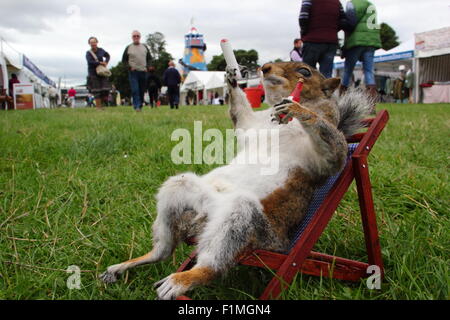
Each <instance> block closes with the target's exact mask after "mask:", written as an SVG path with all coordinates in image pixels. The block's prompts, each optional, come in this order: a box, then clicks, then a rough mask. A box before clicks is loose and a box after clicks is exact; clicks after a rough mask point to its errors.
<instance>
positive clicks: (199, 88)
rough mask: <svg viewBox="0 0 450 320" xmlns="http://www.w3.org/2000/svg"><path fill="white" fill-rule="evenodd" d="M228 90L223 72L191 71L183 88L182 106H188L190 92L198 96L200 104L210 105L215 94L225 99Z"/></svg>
mask: <svg viewBox="0 0 450 320" xmlns="http://www.w3.org/2000/svg"><path fill="white" fill-rule="evenodd" d="M226 88H227V86H226V83H225V72H223V71H191V72H189V74H188V76H187V77H186V79H185V80H184V83H183V85H182V86H181V95H180V104H182V105H186V97H187V94H188V91H189V90H192V91H193V92H194V93H195V94H196V96H197V102H198V104H203V105H208V104H210V101H209V100H210V99H209V98H210V96H211V95H212V96H214V94H215V93H218V94H219V95H220V96H222V97H225V94H226V90H227V89H226Z"/></svg>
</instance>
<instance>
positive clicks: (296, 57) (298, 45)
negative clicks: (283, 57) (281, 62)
mask: <svg viewBox="0 0 450 320" xmlns="http://www.w3.org/2000/svg"><path fill="white" fill-rule="evenodd" d="M302 46H303V42H302V40H301V39H295V40H294V49H292V50H291V53H290V54H289V56H290V57H291V61H298V62H302V61H303V58H302Z"/></svg>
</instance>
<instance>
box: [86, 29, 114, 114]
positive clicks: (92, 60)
mask: <svg viewBox="0 0 450 320" xmlns="http://www.w3.org/2000/svg"><path fill="white" fill-rule="evenodd" d="M88 43H89V45H90V46H91V49H90V50H88V51H87V52H86V61H87V64H88V78H87V88H88V90H89V92H90V93H91V94H93V95H94V98H95V108H96V109H97V110H102V109H103V103H106V104H107V103H108V95H109V91H110V90H111V82H110V81H109V79H108V77H107V76H105V75H102V74H98V72H97V68H98V66H104V67H107V66H108V63H109V60H110V59H111V57H110V55H109V53H108V52H106V51H105V50H104V49H103V48H99V47H98V39H97V38H96V37H90V38H89V40H88Z"/></svg>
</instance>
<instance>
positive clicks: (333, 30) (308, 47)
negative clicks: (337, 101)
mask: <svg viewBox="0 0 450 320" xmlns="http://www.w3.org/2000/svg"><path fill="white" fill-rule="evenodd" d="M299 24H300V30H301V35H302V41H303V62H305V63H307V64H309V65H310V66H312V67H314V68H316V65H317V63H319V65H320V69H319V70H320V72H321V73H322V74H323V75H324V76H325V77H326V78H331V76H332V72H333V60H334V56H335V55H336V50H337V48H338V43H339V42H338V36H337V33H338V32H339V31H340V30H342V29H344V30H348V29H349V25H348V22H347V17H346V15H345V12H344V9H343V8H342V5H341V2H340V1H339V0H303V1H302V7H301V11H300V17H299Z"/></svg>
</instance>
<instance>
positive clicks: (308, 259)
mask: <svg viewBox="0 0 450 320" xmlns="http://www.w3.org/2000/svg"><path fill="white" fill-rule="evenodd" d="M388 120H389V114H388V112H387V111H386V110H382V111H380V112H379V113H378V114H377V116H376V117H375V118H373V119H367V120H365V124H366V126H367V127H368V130H367V131H366V132H364V133H358V134H356V135H354V136H352V137H350V138H349V139H347V141H348V142H349V143H359V144H358V146H357V147H356V150H355V151H354V152H353V154H352V155H351V159H350V160H349V161H348V162H347V164H346V166H345V168H344V170H343V171H342V173H341V174H340V176H339V178H338V179H337V180H336V182H335V183H334V185H333V187H332V188H331V190H330V191H329V193H328V195H327V197H326V198H325V200H324V201H323V202H322V204H321V205H320V207H319V209H318V210H317V211H316V212H315V213H314V215H313V217H312V220H311V221H310V222H309V224H308V225H307V226H306V228H305V229H304V231H303V232H302V233H301V235H300V236H299V238H298V239H297V240H296V242H295V244H294V246H293V247H292V249H291V250H290V251H289V253H287V254H281V253H275V252H270V251H266V250H256V251H254V252H252V253H251V254H247V255H245V256H241V257H239V258H238V261H239V264H242V265H248V266H255V267H262V268H270V269H272V270H274V271H275V272H276V275H275V276H274V277H273V278H272V280H271V281H270V282H269V284H268V285H267V287H266V288H265V290H264V292H263V294H262V295H261V296H260V299H261V300H267V299H276V298H278V297H279V295H280V294H281V292H282V291H283V290H285V289H286V288H287V287H288V286H289V284H290V283H291V282H292V280H293V278H294V277H295V275H296V274H297V273H298V272H302V273H305V274H308V275H314V276H323V277H333V278H335V279H340V280H347V281H355V282H357V281H360V279H362V278H365V277H367V276H368V273H367V269H368V267H369V266H370V265H376V266H378V267H379V268H380V271H381V278H382V279H383V277H384V268H383V260H382V256H381V248H380V242H379V238H378V228H377V221H376V214H375V208H374V204H373V198H372V186H371V183H370V177H369V166H368V162H367V157H368V155H369V153H370V151H371V150H372V148H373V146H374V144H375V142H376V141H377V139H378V137H379V135H380V134H381V132H382V131H383V129H384V127H385V125H386V123H387V122H388ZM353 179H355V181H356V187H357V193H358V199H359V207H360V212H361V218H362V226H363V230H364V238H365V243H366V250H367V256H368V263H366V262H360V261H355V260H350V259H345V258H341V257H335V256H331V255H327V254H323V253H318V252H314V251H312V249H313V247H314V245H315V244H316V242H317V240H318V239H319V237H320V235H321V234H322V232H323V231H324V230H325V227H326V226H327V225H328V222H329V221H330V219H331V217H332V216H333V213H334V212H335V211H336V209H337V207H338V205H339V203H340V201H341V200H342V198H343V197H344V195H345V193H346V192H347V190H348V188H349V187H350V185H351V183H352V181H353ZM196 255H197V253H196V251H193V252H192V253H191V255H190V256H189V257H188V258H187V259H186V260H185V261H184V262H183V264H182V265H181V266H180V268H179V269H178V270H177V272H182V271H186V270H189V269H190V268H192V266H193V265H194V263H195V258H196ZM178 299H179V300H189V298H188V297H185V296H181V297H178Z"/></svg>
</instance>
